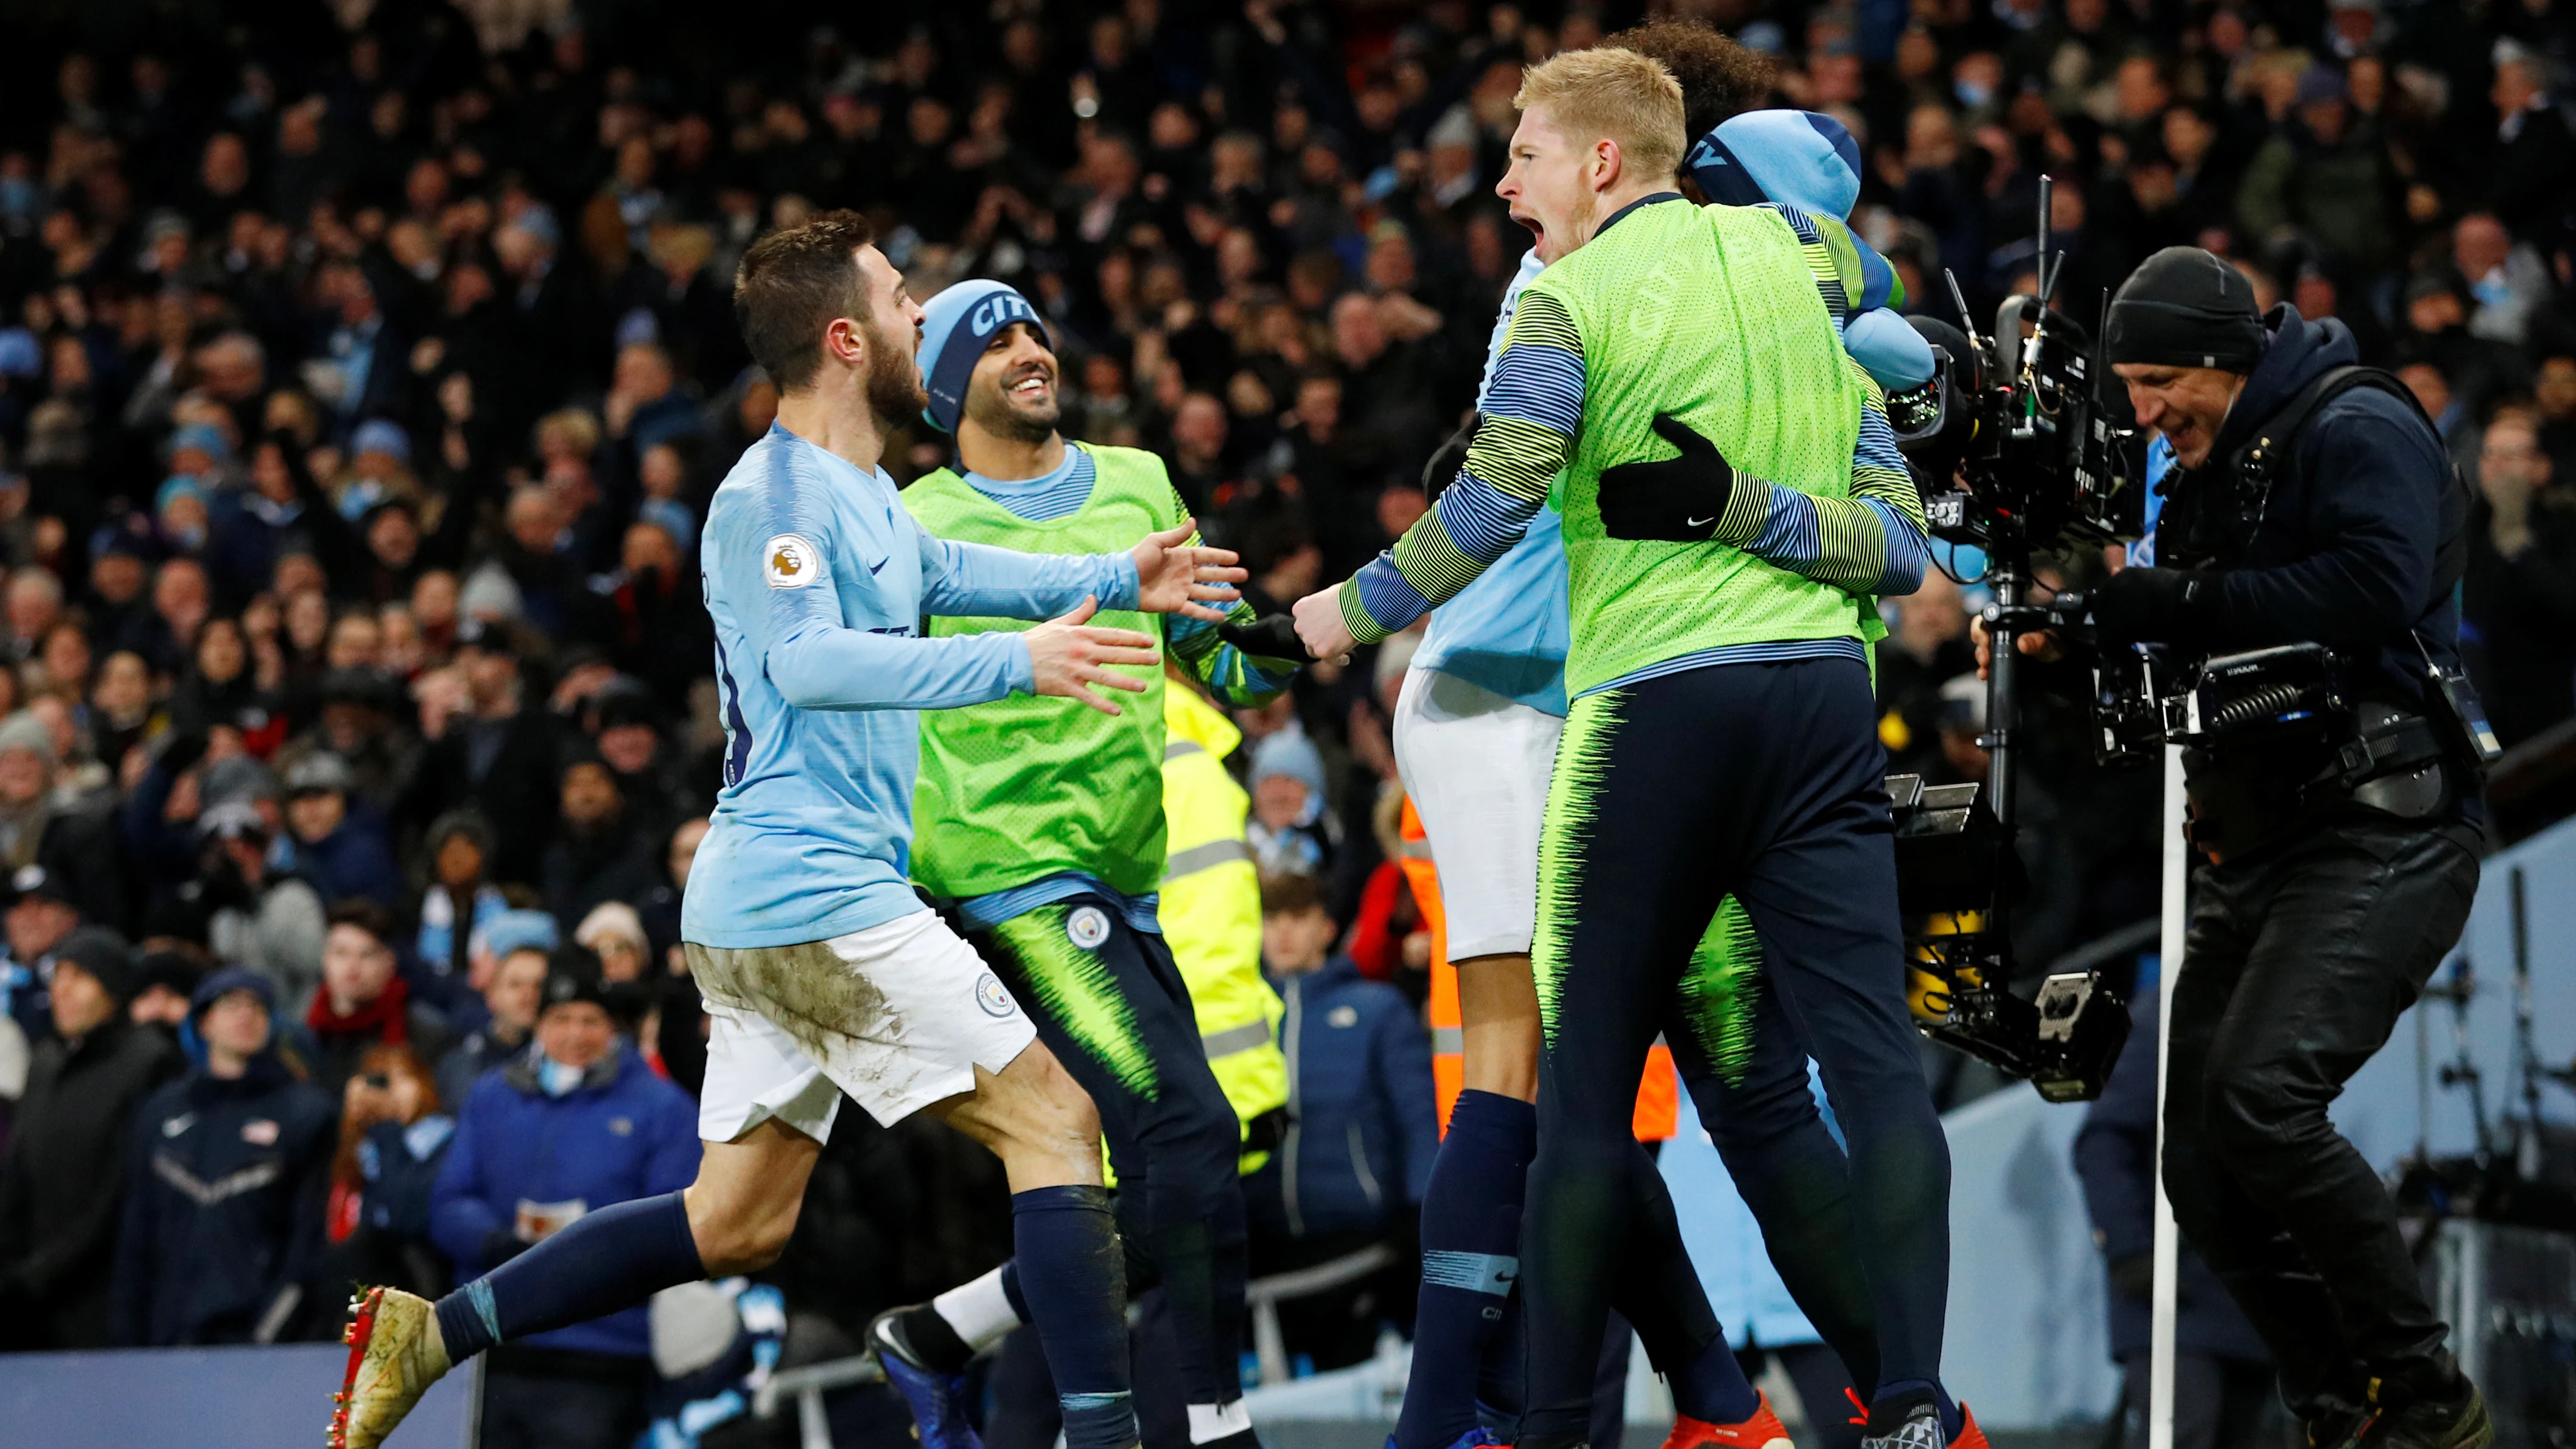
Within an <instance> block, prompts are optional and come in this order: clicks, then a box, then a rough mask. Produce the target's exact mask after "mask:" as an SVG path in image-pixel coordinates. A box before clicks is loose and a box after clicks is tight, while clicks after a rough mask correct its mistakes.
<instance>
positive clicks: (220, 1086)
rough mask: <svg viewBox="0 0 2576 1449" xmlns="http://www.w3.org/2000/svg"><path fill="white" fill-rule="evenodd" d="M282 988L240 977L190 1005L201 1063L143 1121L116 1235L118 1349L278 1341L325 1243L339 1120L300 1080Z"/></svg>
mask: <svg viewBox="0 0 2576 1449" xmlns="http://www.w3.org/2000/svg"><path fill="white" fill-rule="evenodd" d="M276 1004H277V988H276V986H275V985H274V984H272V983H271V982H270V981H269V979H268V978H267V977H265V976H262V975H260V974H259V973H257V972H255V971H246V970H243V969H242V968H240V967H233V968H230V969H228V970H223V971H218V972H216V973H215V974H213V975H212V976H209V977H207V978H206V980H205V981H204V982H203V983H202V984H200V985H199V986H198V987H197V990H196V994H195V995H194V996H193V997H191V998H190V1000H189V1012H190V1020H191V1022H192V1023H193V1025H194V1026H195V1028H196V1035H197V1039H198V1040H199V1041H200V1042H202V1043H203V1044H204V1049H205V1057H204V1060H203V1061H202V1062H200V1063H198V1064H197V1065H196V1066H195V1067H194V1068H193V1069H192V1070H190V1071H189V1073H188V1074H187V1075H186V1076H184V1077H181V1078H179V1079H178V1080H176V1081H173V1082H169V1083H166V1084H164V1085H163V1086H162V1087H161V1089H160V1090H159V1091H157V1092H154V1093H153V1094H152V1095H151V1096H150V1097H149V1098H147V1099H145V1101H144V1104H143V1107H142V1109H141V1110H140V1111H139V1112H137V1113H136V1114H135V1119H134V1126H133V1129H132V1132H131V1134H130V1137H129V1146H128V1149H127V1164H126V1181H127V1183H128V1184H129V1186H128V1188H127V1191H126V1194H125V1215H124V1221H123V1224H122V1225H121V1227H120V1229H119V1231H118V1234H117V1248H116V1273H115V1279H114V1283H115V1287H114V1293H115V1301H114V1313H115V1318H114V1325H113V1328H112V1332H113V1334H114V1339H115V1341H116V1342H117V1343H120V1344H126V1345H130V1346H133V1347H138V1348H164V1347H169V1346H172V1345H178V1344H204V1343H270V1342H274V1341H275V1340H276V1339H277V1337H278V1335H279V1333H280V1331H281V1330H282V1329H284V1328H285V1326H286V1325H287V1324H288V1323H289V1322H290V1321H292V1320H293V1318H294V1315H295V1312H296V1309H297V1307H298V1306H299V1303H300V1301H301V1299H302V1296H303V1288H302V1286H301V1285H302V1284H303V1282H304V1267H305V1262H306V1260H307V1258H308V1257H309V1256H310V1255H311V1254H312V1252H313V1251H314V1250H315V1249H316V1248H318V1247H319V1246H320V1245H321V1242H322V1216H323V1204H324V1201H325V1199H326V1198H327V1197H328V1195H329V1193H330V1188H331V1152H332V1148H333V1146H334V1144H335V1142H336V1140H337V1136H336V1124H337V1121H338V1112H337V1109H336V1108H335V1107H334V1105H333V1103H332V1101H331V1099H330V1098H329V1097H327V1096H325V1095H324V1094H323V1093H322V1092H321V1090H320V1089H318V1088H316V1087H314V1086H313V1085H312V1084H311V1083H309V1082H306V1081H304V1080H302V1079H301V1078H299V1077H298V1076H296V1075H295V1074H294V1073H293V1072H292V1071H290V1070H289V1069H288V1067H287V1065H286V1063H285V1062H284V1061H283V1060H281V1059H280V1057H279V1055H278V1052H277V1045H276V1035H275V1033H274V1032H273V1031H272V1030H271V1026H270V1013H271V1010H272V1009H273V1008H274V1007H275V1006H276Z"/></svg>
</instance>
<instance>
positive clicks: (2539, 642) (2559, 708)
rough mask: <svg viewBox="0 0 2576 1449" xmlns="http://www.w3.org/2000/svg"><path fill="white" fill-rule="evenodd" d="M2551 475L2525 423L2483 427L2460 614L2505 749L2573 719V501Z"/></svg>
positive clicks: (2512, 417) (2504, 418)
mask: <svg viewBox="0 0 2576 1449" xmlns="http://www.w3.org/2000/svg"><path fill="white" fill-rule="evenodd" d="M2553 472H2554V469H2553V465H2552V463H2551V461H2550V457H2549V455H2548V454H2547V453H2544V452H2542V451H2541V449H2540V436H2539V432H2538V430H2537V429H2536V428H2534V427H2533V426H2532V422H2531V417H2530V415H2529V414H2527V413H2524V412H2520V411H2505V412H2499V413H2497V414H2496V417H2495V421H2493V422H2491V423H2489V424H2487V429H2486V433H2485V435H2484V437H2483V439H2482V440H2481V442H2480V444H2479V453H2478V473H2477V478H2478V502H2477V506H2476V507H2475V508H2474V509H2472V510H2471V513H2470V519H2469V540H2468V542H2469V563H2468V574H2467V576H2466V577H2465V578H2464V579H2463V580H2462V581H2461V582H2462V593H2461V609H2462V614H2463V616H2464V618H2465V619H2466V621H2467V622H2468V624H2469V625H2470V626H2471V627H2472V628H2473V629H2474V630H2475V638H2474V640H2473V641H2472V642H2473V644H2474V646H2475V647H2474V648H2473V650H2472V651H2470V653H2469V660H2470V666H2471V668H2472V669H2473V670H2474V671H2475V678H2476V681H2477V686H2478V692H2479V695H2480V696H2481V697H2482V698H2483V699H2484V700H2485V701H2486V706H2487V721H2488V723H2489V724H2491V725H2493V726H2494V728H2495V732H2496V738H2497V739H2499V740H2501V741H2503V742H2504V743H2505V744H2506V745H2508V746H2511V745H2516V744H2520V743H2521V742H2522V741H2524V740H2527V739H2529V738H2531V737H2532V736H2533V735H2536V734H2538V733H2540V732H2541V731H2542V730H2545V729H2547V728H2549V727H2550V726H2551V725H2554V724H2556V723H2558V722H2559V721H2560V720H2563V719H2565V718H2567V717H2568V715H2569V714H2570V713H2576V494H2571V493H2570V491H2569V489H2568V488H2567V487H2566V486H2565V485H2563V484H2561V483H2558V482H2555V481H2554V480H2553Z"/></svg>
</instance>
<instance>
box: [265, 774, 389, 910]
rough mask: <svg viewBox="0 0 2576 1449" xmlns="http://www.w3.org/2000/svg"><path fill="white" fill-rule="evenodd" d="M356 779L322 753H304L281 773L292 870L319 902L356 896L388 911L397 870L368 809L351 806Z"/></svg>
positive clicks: (380, 828) (378, 824)
mask: <svg viewBox="0 0 2576 1449" xmlns="http://www.w3.org/2000/svg"><path fill="white" fill-rule="evenodd" d="M357 783H358V777H357V775H356V774H355V773H354V772H353V771H351V770H350V768H349V762H348V761H346V760H343V759H341V758H340V757H339V756H338V755H334V754H330V753H327V752H321V753H315V754H311V755H307V756H306V757H305V758H303V759H301V760H298V761H296V762H295V765H294V767H293V768H291V769H289V770H288V771H287V772H286V825H287V830H288V832H289V837H290V839H292V841H293V842H294V846H293V859H294V869H296V870H297V871H299V872H301V873H302V874H303V875H304V876H305V878H306V879H307V880H309V881H311V882H312V884H313V888H314V889H315V890H317V891H319V892H320V893H321V895H322V898H323V899H325V900H333V901H337V900H348V899H351V898H361V899H365V900H370V901H374V902H375V903H376V904H378V905H380V906H383V907H385V908H386V909H388V910H391V909H392V908H393V905H394V902H395V901H396V900H397V899H398V898H399V897H400V896H401V894H402V872H401V870H400V868H398V867H397V866H395V864H394V853H393V847H392V845H391V844H390V843H388V841H387V840H386V838H385V829H384V825H383V822H382V821H380V820H378V819H377V818H376V815H375V811H374V809H373V807H371V806H367V805H364V804H357V805H355V806H354V807H353V803H352V801H351V799H350V792H351V791H352V790H354V789H355V788H356V787H357Z"/></svg>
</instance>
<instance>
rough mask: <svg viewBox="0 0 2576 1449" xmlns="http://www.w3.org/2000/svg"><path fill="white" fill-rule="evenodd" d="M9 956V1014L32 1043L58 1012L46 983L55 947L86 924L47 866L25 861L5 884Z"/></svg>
mask: <svg viewBox="0 0 2576 1449" xmlns="http://www.w3.org/2000/svg"><path fill="white" fill-rule="evenodd" d="M5 894H6V895H7V897H8V901H9V914H8V917H7V921H6V926H7V934H8V944H9V955H8V960H7V963H6V965H5V967H0V970H5V971H6V973H7V974H6V979H7V982H8V996H9V1015H10V1017H11V1019H13V1020H15V1021H16V1022H17V1023H18V1025H19V1027H20V1029H22V1030H23V1031H24V1032H25V1033H26V1036H27V1040H28V1041H29V1042H30V1043H34V1042H38V1041H42V1040H44V1039H45V1036H46V1035H47V1033H49V1032H50V1031H51V1030H52V1025H53V1014H52V1007H51V1005H50V1004H49V1001H48V997H47V992H46V983H47V982H48V981H50V980H51V979H52V978H53V970H54V960H53V958H54V952H55V950H56V948H58V947H59V946H61V944H62V943H63V941H64V939H65V938H66V937H68V936H70V935H71V933H72V931H73V929H74V928H75V927H77V926H79V925H80V923H81V914H80V907H78V906H76V905H74V904H72V902H71V901H70V900H69V899H67V898H66V897H65V896H64V894H63V887H62V885H61V884H60V882H59V881H58V879H57V878H56V877H55V875H54V874H53V873H52V872H51V871H48V870H46V869H45V868H44V867H43V866H41V865H22V866H20V867H18V869H17V870H15V871H14V872H12V873H11V874H10V876H9V879H8V881H7V883H6V886H5Z"/></svg>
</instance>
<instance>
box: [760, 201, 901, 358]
mask: <svg viewBox="0 0 2576 1449" xmlns="http://www.w3.org/2000/svg"><path fill="white" fill-rule="evenodd" d="M874 240H876V230H875V228H873V227H871V226H869V225H868V219H867V218H866V217H864V216H861V215H859V214H858V213H857V212H855V211H850V210H846V209H844V210H839V211H826V212H823V213H821V214H820V215H817V216H815V217H813V218H812V219H810V220H808V221H807V222H806V223H805V224H804V225H802V226H792V227H788V228H786V229H785V230H782V231H773V232H771V233H770V234H769V235H767V236H765V237H762V238H761V239H760V240H758V241H756V242H753V243H752V244H751V249H750V250H749V251H746V252H744V253H743V254H742V265H741V267H739V268H738V269H736V270H735V272H734V275H733V317H734V322H735V324H736V325H737V326H739V327H740V328H741V329H742V341H743V346H745V347H746V348H748V349H750V351H751V360H752V361H754V362H756V363H758V364H760V368H761V370H762V371H763V372H766V373H768V374H769V377H770V380H771V381H772V382H775V383H777V384H778V390H779V391H780V392H795V391H797V390H798V389H800V388H803V387H804V386H805V385H806V384H808V383H810V382H812V381H813V380H814V374H815V373H816V372H817V371H818V370H820V369H821V367H822V365H823V329H824V328H826V327H829V326H830V325H832V320H833V319H834V318H836V317H859V316H864V315H865V310H866V306H867V302H866V299H865V298H864V297H862V296H861V295H860V292H859V266H858V259H857V257H856V255H855V253H856V252H857V251H858V249H859V248H861V247H863V246H866V245H868V244H869V243H871V242H873V241H874Z"/></svg>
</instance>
